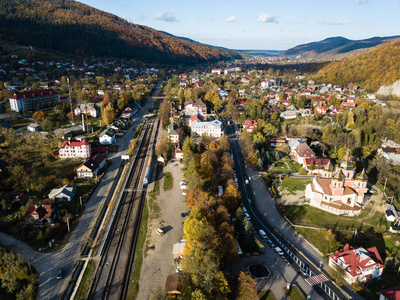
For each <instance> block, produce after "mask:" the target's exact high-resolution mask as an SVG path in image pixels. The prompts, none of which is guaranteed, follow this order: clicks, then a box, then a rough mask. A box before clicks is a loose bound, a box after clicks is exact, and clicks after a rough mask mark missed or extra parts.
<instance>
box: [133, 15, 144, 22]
mask: <svg viewBox="0 0 400 300" xmlns="http://www.w3.org/2000/svg"><path fill="white" fill-rule="evenodd" d="M146 19H147V17H146V16H145V15H139V16H137V17H136V18H135V20H136V21H143V20H146Z"/></svg>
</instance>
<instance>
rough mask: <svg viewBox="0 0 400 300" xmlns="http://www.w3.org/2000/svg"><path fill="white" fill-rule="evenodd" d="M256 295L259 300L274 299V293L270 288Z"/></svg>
mask: <svg viewBox="0 0 400 300" xmlns="http://www.w3.org/2000/svg"><path fill="white" fill-rule="evenodd" d="M258 297H259V298H260V300H276V298H275V296H274V294H273V293H272V291H270V290H266V291H261V292H259V293H258Z"/></svg>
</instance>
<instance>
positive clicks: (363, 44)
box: [280, 36, 400, 60]
mask: <svg viewBox="0 0 400 300" xmlns="http://www.w3.org/2000/svg"><path fill="white" fill-rule="evenodd" d="M398 38H400V36H389V37H372V38H369V39H365V40H349V39H346V38H344V37H342V36H338V37H330V38H327V39H325V40H323V41H318V42H312V43H308V44H303V45H299V46H296V47H294V48H291V49H289V50H286V51H284V52H282V53H281V54H280V55H282V56H298V55H301V56H302V57H306V58H314V59H331V60H332V59H336V60H337V59H342V58H346V57H350V56H353V55H354V54H358V53H362V52H365V51H368V50H371V49H372V48H373V47H375V46H378V45H381V44H385V43H388V42H392V41H394V40H396V39H398Z"/></svg>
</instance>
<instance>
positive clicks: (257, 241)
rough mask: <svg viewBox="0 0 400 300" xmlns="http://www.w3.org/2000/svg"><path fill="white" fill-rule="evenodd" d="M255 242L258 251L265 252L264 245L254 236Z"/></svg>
mask: <svg viewBox="0 0 400 300" xmlns="http://www.w3.org/2000/svg"><path fill="white" fill-rule="evenodd" d="M254 242H255V244H256V248H257V251H258V253H260V254H264V253H265V247H264V245H263V244H262V243H261V242H260V241H259V240H258V239H257V238H254Z"/></svg>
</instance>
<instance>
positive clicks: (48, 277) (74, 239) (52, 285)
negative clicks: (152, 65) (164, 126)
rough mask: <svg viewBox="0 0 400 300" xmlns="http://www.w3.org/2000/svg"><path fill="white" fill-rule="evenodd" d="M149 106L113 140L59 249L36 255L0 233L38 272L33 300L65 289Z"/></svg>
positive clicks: (44, 299) (45, 298) (57, 294)
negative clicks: (59, 274)
mask: <svg viewBox="0 0 400 300" xmlns="http://www.w3.org/2000/svg"><path fill="white" fill-rule="evenodd" d="M158 88H159V85H158V86H157V88H156V90H155V93H154V94H156V93H157V91H158ZM152 106H153V101H148V102H147V103H146V106H145V107H143V108H142V110H141V112H140V113H139V114H138V115H136V116H135V118H136V122H135V124H134V125H133V126H131V128H129V129H128V130H127V133H126V134H125V137H124V138H120V139H118V140H117V145H119V151H118V152H116V153H109V154H108V155H107V158H108V159H110V160H111V165H110V167H109V168H108V170H107V172H106V174H105V175H104V177H103V178H102V180H101V182H100V183H99V185H98V186H97V188H96V190H95V191H94V193H93V195H92V197H91V198H90V200H89V201H88V202H87V203H85V211H84V213H83V215H82V216H81V218H80V220H79V223H78V224H77V226H76V228H75V230H74V231H73V232H72V234H71V237H70V239H69V240H68V242H67V244H66V245H65V246H64V247H63V249H61V250H60V251H58V252H55V253H40V252H37V251H35V250H33V249H32V248H30V247H29V246H27V245H26V244H24V243H23V242H21V241H19V240H16V239H14V238H13V237H10V236H7V235H5V234H1V233H0V244H2V245H4V246H8V247H9V248H10V249H12V250H13V251H15V252H17V253H20V254H21V255H22V256H24V257H25V259H27V260H28V261H29V262H30V263H31V264H32V265H33V266H34V267H35V268H36V270H37V271H38V273H39V290H38V295H37V299H40V300H50V299H59V298H60V296H61V295H62V293H63V291H64V290H65V288H66V287H67V283H68V281H69V279H70V277H71V273H72V270H73V267H74V265H75V263H76V262H77V260H78V259H79V255H80V252H81V248H82V246H83V245H84V244H85V241H86V240H87V237H88V235H89V233H90V232H91V231H92V229H93V227H94V226H95V223H96V216H97V214H98V213H99V212H100V208H101V203H102V201H103V200H104V199H105V198H106V196H107V194H108V190H109V189H110V188H111V185H112V182H113V179H114V177H115V176H116V174H117V170H118V167H119V164H120V161H121V158H120V157H121V155H123V154H125V153H126V150H127V149H128V146H129V142H130V140H131V138H133V136H134V134H135V131H136V127H137V126H138V124H140V123H141V122H142V116H143V115H144V114H146V113H147V110H148V108H152ZM60 268H63V270H64V278H63V279H61V280H56V276H57V272H58V270H59V269H60Z"/></svg>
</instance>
